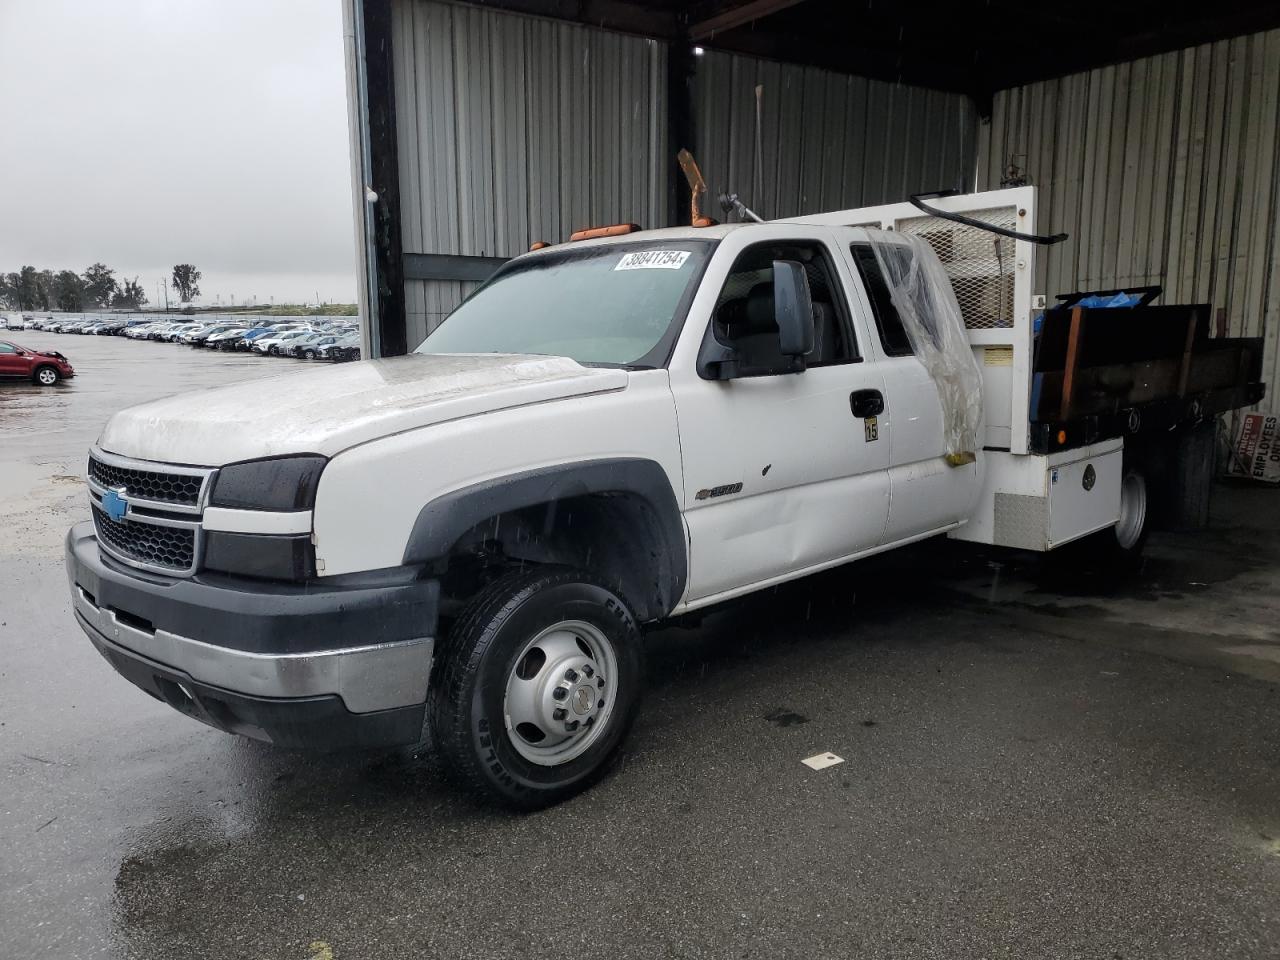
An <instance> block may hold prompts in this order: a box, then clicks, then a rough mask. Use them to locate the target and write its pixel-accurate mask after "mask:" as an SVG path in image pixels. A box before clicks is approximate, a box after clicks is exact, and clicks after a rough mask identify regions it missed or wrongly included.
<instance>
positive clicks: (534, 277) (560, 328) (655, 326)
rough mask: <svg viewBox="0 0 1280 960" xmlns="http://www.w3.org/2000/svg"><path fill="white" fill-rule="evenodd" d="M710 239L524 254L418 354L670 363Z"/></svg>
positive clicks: (453, 316)
mask: <svg viewBox="0 0 1280 960" xmlns="http://www.w3.org/2000/svg"><path fill="white" fill-rule="evenodd" d="M711 247H712V244H711V243H710V242H709V241H704V240H679V241H677V240H662V241H648V242H646V243H628V244H609V245H605V246H597V247H586V248H582V249H578V250H567V251H563V252H560V251H557V252H556V253H552V254H548V255H544V256H540V257H534V258H531V259H529V260H526V261H522V262H520V263H517V264H514V265H512V266H510V267H508V268H506V269H504V270H502V271H501V272H499V273H498V275H497V276H495V277H494V278H493V279H492V280H490V281H489V282H488V283H487V284H485V285H484V286H483V287H481V288H480V289H479V290H477V291H476V292H475V293H474V294H472V296H471V297H470V298H469V299H468V300H467V301H466V302H465V303H463V304H462V305H461V306H460V307H458V309H457V310H455V311H454V312H453V313H452V314H450V315H449V316H448V317H447V318H446V319H445V321H444V323H442V324H441V325H440V326H439V327H438V328H437V329H436V330H435V331H434V332H432V333H431V334H430V335H428V337H427V339H426V340H424V341H423V342H422V344H421V345H420V346H419V347H418V349H417V351H415V352H417V353H533V354H546V355H550V356H561V357H570V358H571V359H573V360H577V361H578V362H579V363H594V364H617V365H622V366H633V365H634V366H658V365H661V364H662V363H665V362H666V359H667V356H666V355H667V353H668V352H669V350H670V347H671V341H672V340H673V339H674V338H675V335H676V334H677V333H678V332H679V324H678V323H676V322H674V321H676V320H677V319H678V318H679V317H681V316H682V315H683V313H684V310H685V309H686V308H687V306H688V301H689V299H690V298H691V297H692V295H693V291H694V289H695V287H696V280H697V278H698V277H699V276H701V274H702V268H703V265H704V264H705V263H706V260H707V257H708V255H709V254H710V252H711Z"/></svg>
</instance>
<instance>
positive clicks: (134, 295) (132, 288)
mask: <svg viewBox="0 0 1280 960" xmlns="http://www.w3.org/2000/svg"><path fill="white" fill-rule="evenodd" d="M146 303H147V294H146V291H145V290H143V289H142V284H140V283H139V282H138V278H137V277H134V278H133V279H132V280H125V282H124V283H123V284H121V286H120V289H119V291H117V293H116V295H115V296H114V297H112V298H111V305H112V306H113V307H120V308H122V309H125V310H137V309H138V308H139V307H143V306H145V305H146Z"/></svg>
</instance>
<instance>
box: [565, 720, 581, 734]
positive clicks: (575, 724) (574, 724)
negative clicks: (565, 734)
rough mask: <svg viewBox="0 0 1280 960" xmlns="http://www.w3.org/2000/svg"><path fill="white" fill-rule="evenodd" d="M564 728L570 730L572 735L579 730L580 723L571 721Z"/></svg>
mask: <svg viewBox="0 0 1280 960" xmlns="http://www.w3.org/2000/svg"><path fill="white" fill-rule="evenodd" d="M564 728H565V729H566V730H568V731H569V732H570V733H573V731H575V730H577V729H578V721H577V720H570V721H569V722H568V723H566V724H565V725H564Z"/></svg>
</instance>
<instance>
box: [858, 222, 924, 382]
mask: <svg viewBox="0 0 1280 960" xmlns="http://www.w3.org/2000/svg"><path fill="white" fill-rule="evenodd" d="M852 251H853V260H854V262H855V263H856V264H857V265H858V273H859V274H861V276H862V282H863V284H864V285H865V286H866V288H867V297H868V299H870V301H871V312H872V313H873V314H875V318H876V329H878V330H879V331H880V343H881V345H882V346H883V347H884V352H885V353H887V354H888V355H889V356H891V357H909V356H911V354H912V350H911V341H910V340H908V339H907V331H906V330H905V329H904V328H903V326H902V318H901V317H899V316H898V308H897V307H895V306H894V305H893V300H892V298H891V297H890V296H889V286H888V284H886V283H885V282H884V273H883V272H882V271H881V270H880V264H879V263H878V262H877V261H876V255H875V251H873V250H872V249H871V244H869V243H855V244H853V246H852Z"/></svg>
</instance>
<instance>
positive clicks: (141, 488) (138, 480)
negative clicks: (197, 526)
mask: <svg viewBox="0 0 1280 960" xmlns="http://www.w3.org/2000/svg"><path fill="white" fill-rule="evenodd" d="M89 479H90V480H92V481H94V482H95V483H97V484H98V485H99V486H103V487H124V488H125V489H126V490H127V491H128V496H130V497H134V498H136V499H139V500H154V501H157V502H159V503H177V504H182V505H183V506H190V507H194V506H196V505H197V504H199V502H200V487H201V485H202V484H203V482H204V477H203V476H199V475H192V474H183V473H165V472H164V471H161V470H137V469H133V468H129V467H118V466H116V465H114V464H110V463H104V462H103V461H101V460H99V459H98V458H97V457H94V456H90V457H89Z"/></svg>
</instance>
